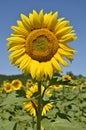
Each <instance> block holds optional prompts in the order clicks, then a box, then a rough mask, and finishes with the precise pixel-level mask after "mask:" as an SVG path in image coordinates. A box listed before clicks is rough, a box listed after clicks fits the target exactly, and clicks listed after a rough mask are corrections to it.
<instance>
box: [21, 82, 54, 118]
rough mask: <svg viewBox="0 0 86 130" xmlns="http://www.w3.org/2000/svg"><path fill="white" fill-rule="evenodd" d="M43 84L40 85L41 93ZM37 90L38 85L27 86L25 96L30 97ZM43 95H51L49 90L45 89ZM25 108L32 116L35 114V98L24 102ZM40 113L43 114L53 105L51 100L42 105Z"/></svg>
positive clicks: (36, 107)
mask: <svg viewBox="0 0 86 130" xmlns="http://www.w3.org/2000/svg"><path fill="white" fill-rule="evenodd" d="M43 91H44V86H41V94H43ZM36 92H38V85H37V84H34V85H33V86H32V87H30V88H29V90H28V91H27V92H26V97H27V98H28V99H30V98H32V97H33V95H34V94H36ZM44 95H47V96H52V94H51V93H50V91H49V90H46V91H45V93H44ZM23 104H24V107H25V109H26V110H27V111H28V112H29V113H30V114H31V115H33V116H36V111H37V109H38V101H37V99H31V101H27V102H24V103H23ZM42 107H43V108H42V113H41V115H45V114H46V113H47V112H48V111H50V109H52V107H53V102H48V103H46V104H45V105H43V106H42Z"/></svg>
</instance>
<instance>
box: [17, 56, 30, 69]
mask: <svg viewBox="0 0 86 130" xmlns="http://www.w3.org/2000/svg"><path fill="white" fill-rule="evenodd" d="M30 59H31V58H30V57H29V56H28V55H26V56H25V57H24V59H23V60H22V61H21V62H20V66H19V69H21V70H23V69H24V68H25V67H26V66H27V64H28V62H30Z"/></svg>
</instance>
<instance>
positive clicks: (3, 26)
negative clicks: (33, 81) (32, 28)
mask: <svg viewBox="0 0 86 130" xmlns="http://www.w3.org/2000/svg"><path fill="white" fill-rule="evenodd" d="M33 9H35V10H37V11H40V10H41V9H43V10H44V13H46V12H50V11H53V12H55V11H58V12H59V17H65V19H67V20H70V23H71V25H73V26H74V29H75V30H76V34H77V36H78V39H77V40H76V41H74V42H72V43H71V44H70V46H71V47H73V48H75V49H76V50H77V51H78V52H77V54H76V55H75V58H74V61H73V62H72V64H69V67H68V68H64V67H63V71H64V73H66V72H69V71H72V72H73V73H74V74H76V75H78V74H82V75H84V76H86V59H85V55H86V0H0V74H6V75H11V74H12V75H13V74H21V73H22V72H21V71H19V70H18V69H17V67H14V66H13V65H11V64H10V61H9V60H8V55H9V53H8V52H7V46H6V44H7V41H6V38H8V37H9V36H10V34H11V33H12V30H11V29H10V26H12V25H16V20H19V19H20V14H21V13H24V14H25V15H28V14H29V13H30V12H32V10H33Z"/></svg>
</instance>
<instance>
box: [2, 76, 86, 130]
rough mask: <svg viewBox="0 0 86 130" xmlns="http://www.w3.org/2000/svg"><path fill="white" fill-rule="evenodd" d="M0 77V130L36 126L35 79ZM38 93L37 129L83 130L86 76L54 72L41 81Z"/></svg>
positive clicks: (30, 129) (33, 129)
mask: <svg viewBox="0 0 86 130" xmlns="http://www.w3.org/2000/svg"><path fill="white" fill-rule="evenodd" d="M10 77H11V78H10ZM0 79H1V81H0V130H36V125H37V117H36V114H37V112H36V111H37V109H38V103H37V98H38V97H39V94H38V84H37V82H36V81H35V80H32V79H31V77H25V78H23V75H20V76H13V77H12V76H0ZM41 96H42V97H43V98H42V101H41V108H42V119H41V122H42V123H41V130H47V129H49V130H52V129H53V130H63V129H64V130H86V77H83V76H74V75H72V76H70V75H63V76H59V75H58V76H57V75H55V76H53V78H52V81H51V80H49V79H47V80H45V81H44V82H43V85H42V86H41Z"/></svg>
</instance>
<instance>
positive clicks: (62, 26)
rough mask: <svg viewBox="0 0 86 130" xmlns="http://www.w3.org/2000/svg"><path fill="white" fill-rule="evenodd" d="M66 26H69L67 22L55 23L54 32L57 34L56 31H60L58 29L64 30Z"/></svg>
mask: <svg viewBox="0 0 86 130" xmlns="http://www.w3.org/2000/svg"><path fill="white" fill-rule="evenodd" d="M68 25H69V21H62V22H60V23H59V24H58V23H57V25H56V27H55V30H54V32H57V31H58V30H60V29H62V28H64V27H66V26H68Z"/></svg>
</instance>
